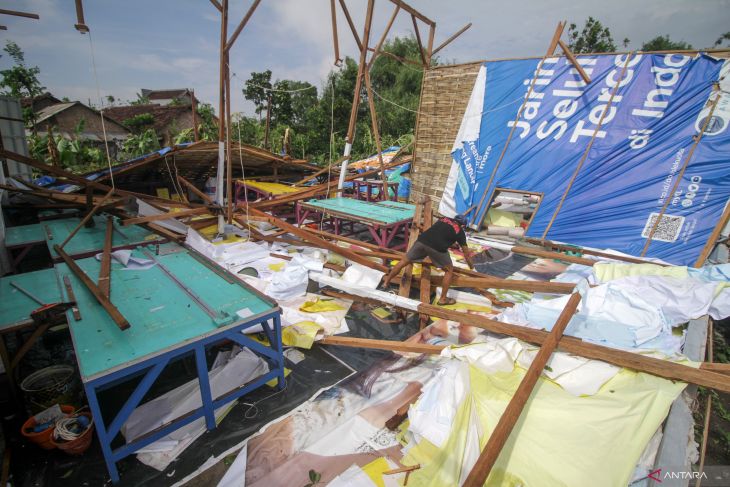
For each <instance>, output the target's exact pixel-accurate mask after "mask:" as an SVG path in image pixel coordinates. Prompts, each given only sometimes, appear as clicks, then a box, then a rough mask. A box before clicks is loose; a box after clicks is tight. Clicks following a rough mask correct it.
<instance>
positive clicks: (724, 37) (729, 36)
mask: <svg viewBox="0 0 730 487" xmlns="http://www.w3.org/2000/svg"><path fill="white" fill-rule="evenodd" d="M726 41H727V42H728V43H729V44H730V31H728V32H725V33H724V34H723V35H721V36H720V37H718V38H717V40H716V41H715V47H720V46H721V45H722V43H723V42H726Z"/></svg>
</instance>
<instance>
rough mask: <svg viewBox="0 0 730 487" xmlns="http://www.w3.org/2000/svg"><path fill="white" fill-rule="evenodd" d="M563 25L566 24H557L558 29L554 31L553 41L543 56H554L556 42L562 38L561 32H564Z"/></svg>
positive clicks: (556, 46) (563, 22)
mask: <svg viewBox="0 0 730 487" xmlns="http://www.w3.org/2000/svg"><path fill="white" fill-rule="evenodd" d="M565 24H567V22H565V21H562V22H558V27H557V29H555V33H554V34H553V39H552V40H551V41H550V45H549V46H548V50H547V53H546V54H545V56H547V57H551V56H552V55H553V54H555V49H557V48H558V41H559V40H560V38H561V37H562V35H563V31H564V30H565Z"/></svg>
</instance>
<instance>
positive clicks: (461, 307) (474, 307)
mask: <svg viewBox="0 0 730 487" xmlns="http://www.w3.org/2000/svg"><path fill="white" fill-rule="evenodd" d="M438 300H439V297H438V296H437V297H434V300H433V304H436V305H438V306H440V307H442V308H445V309H453V310H457V311H486V312H487V313H490V312H491V311H492V307H491V306H482V305H479V304H469V303H458V302H457V303H456V304H446V305H444V304H438Z"/></svg>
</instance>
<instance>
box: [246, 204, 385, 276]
mask: <svg viewBox="0 0 730 487" xmlns="http://www.w3.org/2000/svg"><path fill="white" fill-rule="evenodd" d="M249 212H250V213H251V214H252V215H254V216H260V217H264V218H266V219H267V221H268V222H269V223H271V224H272V225H276V226H277V227H279V228H281V229H282V230H286V231H287V232H289V233H291V234H293V235H296V236H297V237H299V238H302V239H304V240H306V241H308V242H311V243H314V244H317V245H318V246H320V247H322V248H323V249H327V250H331V251H333V252H335V253H337V254H340V255H342V256H343V257H345V258H346V259H349V260H351V261H353V262H357V263H358V264H362V265H364V266H367V267H370V268H372V269H377V270H379V271H382V272H387V271H388V268H387V267H386V266H384V265H382V264H377V263H375V262H372V261H370V260H369V259H366V258H365V257H362V256H360V255H358V254H356V253H355V252H352V251H351V250H349V249H345V248H342V247H340V246H338V245H337V244H334V243H332V242H328V241H327V240H324V239H322V238H320V237H318V236H316V235H314V234H312V233H310V232H308V231H307V230H305V229H303V228H297V227H295V226H294V225H291V224H289V223H287V222H285V221H284V220H281V219H279V218H276V217H274V216H271V215H269V214H267V213H264V212H262V211H259V210H257V209H255V208H249ZM237 221H239V223H240V220H237Z"/></svg>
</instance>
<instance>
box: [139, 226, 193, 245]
mask: <svg viewBox="0 0 730 487" xmlns="http://www.w3.org/2000/svg"><path fill="white" fill-rule="evenodd" d="M144 226H145V227H147V228H149V229H150V230H152V231H153V232H155V233H156V234H158V235H162V236H163V237H165V238H167V239H168V240H173V241H181V240H185V235H182V234H179V233H176V232H173V231H172V230H168V229H167V228H165V227H161V226H159V225H156V224H154V223H146V224H145V225H144Z"/></svg>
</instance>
